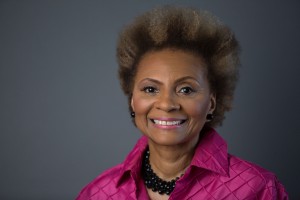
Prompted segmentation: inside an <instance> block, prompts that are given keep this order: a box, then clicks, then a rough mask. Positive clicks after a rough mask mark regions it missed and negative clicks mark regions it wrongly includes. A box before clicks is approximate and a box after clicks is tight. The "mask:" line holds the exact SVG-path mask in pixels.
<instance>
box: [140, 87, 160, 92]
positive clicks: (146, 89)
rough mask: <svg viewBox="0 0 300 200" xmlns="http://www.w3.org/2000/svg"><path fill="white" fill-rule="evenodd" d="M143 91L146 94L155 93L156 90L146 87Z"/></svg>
mask: <svg viewBox="0 0 300 200" xmlns="http://www.w3.org/2000/svg"><path fill="white" fill-rule="evenodd" d="M143 91H144V92H146V93H157V92H158V90H157V89H156V88H155V87H152V86H147V87H144V88H143Z"/></svg>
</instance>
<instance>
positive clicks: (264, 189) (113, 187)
mask: <svg viewBox="0 0 300 200" xmlns="http://www.w3.org/2000/svg"><path fill="white" fill-rule="evenodd" d="M146 148H147V138H146V137H144V136H143V137H142V138H141V139H140V140H139V141H138V142H137V144H136V145H135V147H134V148H133V150H132V151H131V152H130V153H129V155H128V156H127V158H126V159H125V161H124V162H123V163H121V164H120V165H117V166H115V167H113V168H111V169H109V170H107V171H105V172H104V173H103V174H101V175H100V176H99V177H97V178H96V179H95V180H93V181H92V182H91V183H90V184H88V185H87V186H86V187H85V188H83V190H82V191H81V192H80V194H79V196H78V197H77V199H76V200H106V199H109V200H134V199H141V200H148V199H149V197H148V195H147V192H146V188H145V186H144V184H143V180H142V178H141V175H140V173H141V172H140V171H141V163H142V157H143V153H144V151H145V150H146ZM169 199H170V200H185V199H190V200H192V199H193V200H196V199H197V200H201V199H203V200H204V199H205V200H222V199H224V200H225V199H227V200H242V199H245V200H246V199H247V200H254V199H257V200H271V199H272V200H286V199H288V196H287V193H286V191H285V189H284V187H283V186H282V185H281V183H279V181H278V180H277V178H276V177H275V175H274V174H273V173H271V172H269V171H267V170H265V169H262V168H261V167H258V166H256V165H254V164H252V163H249V162H247V161H244V160H241V159H239V158H237V157H235V156H233V155H230V154H228V153H227V144H226V142H225V141H224V140H223V139H222V138H221V136H220V135H219V134H218V133H217V132H216V131H215V130H214V129H209V130H208V131H207V133H206V134H205V135H204V137H203V138H202V139H201V141H200V142H199V144H198V146H197V148H196V151H195V155H194V157H193V160H192V163H191V165H190V167H189V168H188V169H187V171H186V173H185V174H184V176H182V177H181V178H180V179H179V180H178V181H177V182H176V187H175V189H174V191H173V192H172V193H171V195H170V197H169Z"/></svg>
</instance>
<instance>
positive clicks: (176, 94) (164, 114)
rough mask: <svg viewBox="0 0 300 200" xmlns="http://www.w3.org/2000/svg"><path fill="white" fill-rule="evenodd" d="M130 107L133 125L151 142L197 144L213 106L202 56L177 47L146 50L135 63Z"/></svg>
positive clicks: (213, 102)
mask: <svg viewBox="0 0 300 200" xmlns="http://www.w3.org/2000/svg"><path fill="white" fill-rule="evenodd" d="M131 106H132V109H133V111H134V112H135V122H136V125H137V127H138V128H139V129H140V130H141V131H142V133H143V134H144V135H146V136H147V137H148V138H149V139H150V140H151V141H152V142H154V143H156V144H160V145H167V146H169V145H181V144H184V143H194V144H195V143H197V141H198V137H199V133H200V131H201V129H202V128H203V125H204V124H205V122H206V115H207V114H208V113H212V112H213V110H214V107H215V97H214V95H213V94H212V93H211V92H210V89H209V83H208V80H207V76H206V66H205V63H204V61H203V59H202V58H201V57H199V56H195V55H193V54H191V53H188V52H184V51H179V50H169V49H164V50H160V51H154V52H148V53H147V54H145V55H144V56H143V57H142V59H141V61H140V63H139V64H138V68H137V73H136V76H135V80H134V88H133V96H132V100H131Z"/></svg>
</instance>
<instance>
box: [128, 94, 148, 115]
mask: <svg viewBox="0 0 300 200" xmlns="http://www.w3.org/2000/svg"><path fill="white" fill-rule="evenodd" d="M151 105H152V102H151V101H149V100H147V99H143V98H139V97H136V96H133V97H132V108H133V111H134V112H135V114H136V115H144V114H147V112H148V111H149V109H150V108H151Z"/></svg>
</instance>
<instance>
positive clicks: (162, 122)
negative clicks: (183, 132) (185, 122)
mask: <svg viewBox="0 0 300 200" xmlns="http://www.w3.org/2000/svg"><path fill="white" fill-rule="evenodd" d="M153 121H154V123H155V124H159V125H163V126H174V125H179V124H180V123H181V121H180V120H179V121H161V120H156V119H155V120H153Z"/></svg>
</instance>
